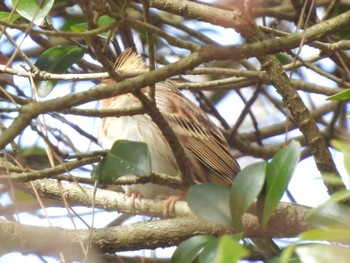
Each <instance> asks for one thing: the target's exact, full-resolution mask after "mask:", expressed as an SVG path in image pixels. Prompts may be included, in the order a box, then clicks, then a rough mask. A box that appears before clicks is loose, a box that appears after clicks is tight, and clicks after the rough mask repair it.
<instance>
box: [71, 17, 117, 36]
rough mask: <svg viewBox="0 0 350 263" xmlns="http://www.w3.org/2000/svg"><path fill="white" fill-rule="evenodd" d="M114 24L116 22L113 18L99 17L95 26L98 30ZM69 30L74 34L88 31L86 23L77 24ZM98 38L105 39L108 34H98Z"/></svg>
mask: <svg viewBox="0 0 350 263" xmlns="http://www.w3.org/2000/svg"><path fill="white" fill-rule="evenodd" d="M115 22H116V20H115V19H114V18H111V17H109V16H100V17H99V18H98V21H97V26H98V27H99V28H100V27H105V26H108V25H111V24H113V23H115ZM70 28H71V30H72V31H74V32H85V31H87V30H88V25H87V23H79V24H75V25H72V26H71V27H70ZM99 36H100V37H103V38H107V36H108V32H104V33H102V34H99Z"/></svg>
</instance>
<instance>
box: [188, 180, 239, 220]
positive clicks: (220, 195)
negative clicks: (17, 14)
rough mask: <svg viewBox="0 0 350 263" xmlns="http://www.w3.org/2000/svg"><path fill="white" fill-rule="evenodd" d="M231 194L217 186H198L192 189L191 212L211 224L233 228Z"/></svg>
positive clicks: (189, 195)
mask: <svg viewBox="0 0 350 263" xmlns="http://www.w3.org/2000/svg"><path fill="white" fill-rule="evenodd" d="M229 195H230V192H229V190H228V189H227V188H225V187H224V186H221V185H216V184H209V183H207V184H198V185H193V186H192V187H190V189H189V191H188V193H187V202H188V206H189V207H190V209H191V211H192V212H193V213H194V214H196V215H197V216H199V217H202V218H204V219H205V220H208V221H210V222H214V223H217V224H223V225H227V226H231V224H232V222H231V216H230V207H229Z"/></svg>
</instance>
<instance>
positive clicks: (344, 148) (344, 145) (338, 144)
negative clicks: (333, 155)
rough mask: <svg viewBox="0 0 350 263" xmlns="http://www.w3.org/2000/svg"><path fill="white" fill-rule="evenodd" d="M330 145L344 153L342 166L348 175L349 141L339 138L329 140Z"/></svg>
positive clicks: (349, 172) (349, 159) (349, 170)
mask: <svg viewBox="0 0 350 263" xmlns="http://www.w3.org/2000/svg"><path fill="white" fill-rule="evenodd" d="M331 145H332V146H333V147H334V148H335V149H337V150H338V151H341V152H342V153H343V154H344V167H345V169H346V171H347V173H348V175H350V143H348V142H345V141H341V140H331Z"/></svg>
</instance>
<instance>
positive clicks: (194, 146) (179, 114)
mask: <svg viewBox="0 0 350 263" xmlns="http://www.w3.org/2000/svg"><path fill="white" fill-rule="evenodd" d="M147 68H148V67H147V65H146V64H145V63H144V61H143V59H142V58H141V56H140V55H139V54H137V53H136V52H134V51H132V50H131V49H126V50H124V51H123V52H122V53H121V55H120V56H119V57H118V58H117V60H116V62H115V70H116V71H118V70H121V71H128V70H129V71H130V70H134V71H135V70H140V69H147ZM107 83H111V80H109V81H107ZM141 91H142V92H143V93H144V94H145V95H147V96H148V95H149V93H150V88H148V87H144V88H142V89H141ZM155 102H156V106H157V108H158V109H159V112H160V113H161V114H162V115H163V117H164V119H165V120H166V121H167V122H168V124H169V126H170V127H171V129H172V130H173V131H174V133H175V135H176V137H177V139H178V141H179V143H180V144H181V145H182V147H183V148H184V151H185V155H186V160H187V161H188V165H189V171H190V176H191V177H192V180H193V182H194V183H196V184H198V183H208V182H209V183H216V184H220V185H223V186H227V187H229V186H230V185H231V183H232V181H233V179H234V178H235V176H236V174H237V173H238V172H239V171H240V166H239V164H238V162H237V161H236V159H235V158H234V157H233V155H232V153H231V149H230V146H229V145H228V143H227V141H226V139H225V137H224V136H223V134H222V132H221V131H220V130H219V129H218V127H217V126H216V125H215V124H214V123H213V122H212V121H211V120H210V118H209V117H208V115H207V114H206V113H205V112H204V111H203V110H202V109H201V108H200V107H198V106H197V105H196V104H195V103H194V102H192V101H191V100H190V99H188V98H187V97H186V96H184V94H183V93H182V92H181V91H179V90H178V88H177V85H176V83H175V82H174V81H172V80H165V81H162V82H158V83H156V84H155ZM100 105H101V109H125V108H130V107H141V103H140V101H139V99H138V98H137V97H136V96H134V95H133V94H132V93H126V94H122V95H118V96H115V97H111V98H106V99H102V100H101V103H100ZM116 140H130V141H137V142H144V143H147V145H148V148H149V152H150V156H151V164H152V170H153V171H154V172H158V173H164V174H167V175H171V176H177V175H178V168H177V164H176V159H175V156H174V154H173V152H172V150H171V147H170V145H169V143H168V142H167V140H166V139H165V137H164V136H163V134H162V132H161V130H160V129H159V127H158V126H157V124H155V123H154V122H153V121H152V118H151V117H150V116H149V115H147V114H140V115H133V116H121V117H104V118H101V120H100V124H99V128H98V141H99V143H100V145H101V146H102V148H104V149H110V148H111V147H112V145H113V143H114V142H115V141H116ZM123 189H124V190H125V191H126V192H127V193H136V194H137V195H139V196H141V197H142V198H150V199H154V198H156V197H157V196H181V195H182V194H183V191H182V190H179V189H173V188H170V187H168V186H164V185H158V184H155V183H146V184H135V185H125V186H123ZM176 201H177V200H175V202H176Z"/></svg>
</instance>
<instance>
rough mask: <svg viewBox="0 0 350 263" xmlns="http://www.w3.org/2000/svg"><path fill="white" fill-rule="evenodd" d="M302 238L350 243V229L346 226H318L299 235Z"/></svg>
mask: <svg viewBox="0 0 350 263" xmlns="http://www.w3.org/2000/svg"><path fill="white" fill-rule="evenodd" d="M299 238H301V239H302V240H312V241H329V242H340V243H347V244H350V230H349V229H344V228H317V229H311V230H309V231H306V232H303V233H301V234H300V235H299Z"/></svg>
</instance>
